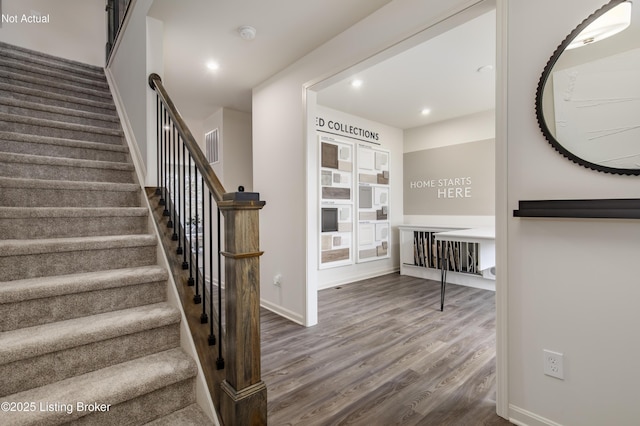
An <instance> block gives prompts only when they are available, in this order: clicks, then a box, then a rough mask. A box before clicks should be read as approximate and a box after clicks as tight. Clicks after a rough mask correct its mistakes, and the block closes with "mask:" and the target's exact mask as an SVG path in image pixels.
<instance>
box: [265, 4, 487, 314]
mask: <svg viewBox="0 0 640 426" xmlns="http://www.w3.org/2000/svg"><path fill="white" fill-rule="evenodd" d="M476 3H479V2H478V1H465V0H456V1H448V2H443V1H439V0H395V1H393V2H391V3H389V4H387V5H386V6H384V7H383V8H381V9H379V10H378V11H376V12H374V13H373V14H371V15H369V16H368V17H367V18H365V19H363V20H362V21H360V22H359V23H358V24H356V25H354V26H353V27H351V28H350V29H348V30H347V31H345V32H344V33H342V34H340V35H338V36H337V37H335V38H334V39H332V40H330V41H329V42H328V43H326V44H324V45H323V46H321V47H319V48H318V49H316V50H314V51H313V52H311V53H310V54H308V55H307V56H305V57H304V58H302V59H300V60H299V61H297V62H296V63H294V64H293V65H291V66H290V67H288V68H286V69H285V70H283V71H281V72H280V73H278V74H276V75H275V76H273V77H272V78H270V79H269V80H267V81H266V82H264V83H263V84H261V85H260V86H258V87H257V88H255V89H254V91H253V117H254V121H253V134H254V136H253V155H254V157H253V158H254V163H253V173H254V175H253V177H254V179H253V181H254V190H255V191H257V192H260V194H261V198H262V199H263V200H265V201H266V202H267V205H266V206H265V208H264V209H263V210H262V211H261V214H260V223H261V226H260V244H261V248H262V249H263V250H264V251H265V254H264V256H263V257H262V258H261V265H260V268H261V282H262V285H261V292H262V293H261V295H262V299H263V303H264V304H266V305H269V306H270V307H271V308H273V309H274V310H275V309H277V310H278V312H280V313H282V314H284V315H287V316H288V317H289V318H291V319H293V320H296V321H298V322H301V323H303V324H306V325H313V324H315V322H316V321H317V316H316V315H315V312H314V311H313V306H310V305H307V297H308V296H309V297H312V294H313V293H314V292H315V287H314V286H313V283H312V288H308V287H307V283H308V282H313V281H314V280H315V279H316V274H317V271H316V270H315V269H314V268H312V267H309V265H310V264H311V263H310V262H312V261H311V255H313V253H311V252H310V251H309V250H308V247H309V245H310V241H309V239H308V235H307V229H308V224H307V215H308V213H309V211H310V210H311V209H312V206H313V205H314V204H313V203H316V202H317V200H316V199H315V198H314V197H313V196H312V194H310V193H309V191H308V190H307V188H308V182H307V172H308V165H309V164H314V163H313V162H312V161H311V159H310V157H309V153H310V152H311V150H312V149H313V147H312V146H311V142H310V140H312V138H308V137H307V136H308V135H307V129H306V121H307V120H308V116H307V115H306V111H305V101H304V100H305V94H304V91H303V86H305V85H309V86H310V85H311V84H312V83H317V82H320V81H322V80H323V79H326V78H329V77H331V76H335V75H336V74H337V73H340V72H341V71H343V70H345V69H347V68H349V67H351V66H354V65H356V64H359V66H363V65H364V64H365V62H367V61H369V60H372V58H373V57H374V56H375V55H376V54H377V53H379V52H382V51H383V50H385V49H389V51H388V52H387V53H389V52H391V51H393V50H395V49H406V48H408V46H410V45H411V46H413V45H416V44H417V43H420V42H423V41H424V40H426V39H428V38H430V37H433V36H435V35H437V34H439V33H441V32H443V31H445V30H446V29H448V28H451V27H452V26H455V25H457V24H458V23H460V22H463V21H464V20H466V19H469V18H470V17H472V16H477V15H478V14H480V13H482V12H485V11H487V10H489V9H486V8H485V9H483V10H481V11H477V10H476V9H474V10H472V11H469V10H466V11H464V12H462V13H459V14H457V16H456V17H455V18H454V19H450V20H448V21H447V22H445V23H442V24H439V23H440V22H441V21H442V20H444V19H445V18H447V17H450V16H452V15H454V14H456V13H457V12H460V11H462V10H464V9H466V8H467V7H468V6H470V5H473V4H476ZM421 31H422V33H421V34H420V35H419V37H416V38H414V39H409V38H410V37H411V36H412V35H415V34H417V33H419V32H421ZM395 51H398V50H395ZM310 125H313V122H311V123H310ZM276 274H281V275H282V284H281V287H280V288H278V287H276V286H274V285H273V284H272V282H273V277H274V276H275V275H276Z"/></svg>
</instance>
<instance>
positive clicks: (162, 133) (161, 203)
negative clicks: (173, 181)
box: [158, 104, 165, 206]
mask: <svg viewBox="0 0 640 426" xmlns="http://www.w3.org/2000/svg"><path fill="white" fill-rule="evenodd" d="M164 117H165V109H164V104H162V105H160V117H159V118H160V124H159V126H160V161H159V162H158V169H159V170H160V182H159V183H158V185H160V201H158V205H159V206H164V205H165V199H164V161H163V159H164V136H165V131H164Z"/></svg>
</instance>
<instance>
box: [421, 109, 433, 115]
mask: <svg viewBox="0 0 640 426" xmlns="http://www.w3.org/2000/svg"><path fill="white" fill-rule="evenodd" d="M420 114H422V115H429V114H431V110H430V109H429V108H422V111H420Z"/></svg>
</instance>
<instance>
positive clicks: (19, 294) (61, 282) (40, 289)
mask: <svg viewBox="0 0 640 426" xmlns="http://www.w3.org/2000/svg"><path fill="white" fill-rule="evenodd" d="M167 278H168V274H167V271H166V270H165V269H164V268H161V267H159V266H157V265H151V266H140V267H137V268H125V269H113V270H107V271H98V272H87V273H81V274H73V275H57V276H52V277H39V278H27V279H22V280H15V281H5V282H0V304H4V303H17V302H24V301H25V300H33V299H43V298H49V297H55V296H62V295H66V294H73V293H83V292H91V291H96V290H101V289H106V288H119V287H123V288H124V287H127V286H132V285H136V284H140V283H146V282H154V281H164V280H166V279H167Z"/></svg>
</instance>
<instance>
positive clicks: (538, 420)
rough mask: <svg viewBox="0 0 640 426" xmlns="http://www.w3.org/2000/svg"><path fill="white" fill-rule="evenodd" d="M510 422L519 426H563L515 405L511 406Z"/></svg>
mask: <svg viewBox="0 0 640 426" xmlns="http://www.w3.org/2000/svg"><path fill="white" fill-rule="evenodd" d="M509 415H510V416H509V421H510V422H511V423H513V424H514V425H518V426H562V425H561V424H560V423H556V422H554V421H552V420H549V419H547V418H544V417H542V416H538V415H537V414H534V413H532V412H530V411H527V410H523V409H522V408H520V407H516V406H514V405H511V406H509Z"/></svg>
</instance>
